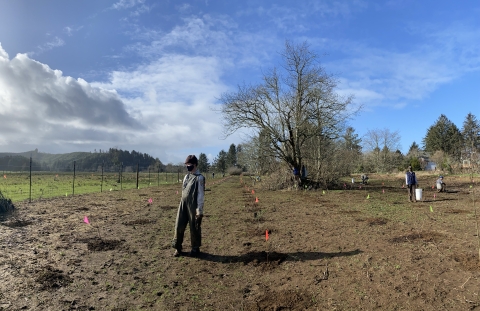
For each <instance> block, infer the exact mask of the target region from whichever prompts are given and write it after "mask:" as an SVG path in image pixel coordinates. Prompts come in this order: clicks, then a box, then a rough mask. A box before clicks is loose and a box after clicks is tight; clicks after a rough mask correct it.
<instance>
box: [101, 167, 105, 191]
mask: <svg viewBox="0 0 480 311" xmlns="http://www.w3.org/2000/svg"><path fill="white" fill-rule="evenodd" d="M104 164H105V162H102V182H101V183H100V192H103V165H104Z"/></svg>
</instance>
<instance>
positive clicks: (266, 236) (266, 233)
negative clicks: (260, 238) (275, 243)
mask: <svg viewBox="0 0 480 311" xmlns="http://www.w3.org/2000/svg"><path fill="white" fill-rule="evenodd" d="M265 241H268V230H265Z"/></svg>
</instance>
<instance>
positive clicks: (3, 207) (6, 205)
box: [0, 191, 15, 213]
mask: <svg viewBox="0 0 480 311" xmlns="http://www.w3.org/2000/svg"><path fill="white" fill-rule="evenodd" d="M14 209H15V206H14V205H13V203H12V200H10V199H7V198H6V197H4V196H3V194H2V192H1V191H0V213H9V212H13V211H14Z"/></svg>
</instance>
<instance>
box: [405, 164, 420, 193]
mask: <svg viewBox="0 0 480 311" xmlns="http://www.w3.org/2000/svg"><path fill="white" fill-rule="evenodd" d="M405 184H406V185H407V188H408V201H409V202H417V199H416V197H415V189H417V187H418V181H417V176H415V172H413V171H412V166H411V165H409V166H408V170H407V173H406V174H405Z"/></svg>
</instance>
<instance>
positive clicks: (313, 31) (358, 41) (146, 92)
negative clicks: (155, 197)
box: [0, 0, 480, 163]
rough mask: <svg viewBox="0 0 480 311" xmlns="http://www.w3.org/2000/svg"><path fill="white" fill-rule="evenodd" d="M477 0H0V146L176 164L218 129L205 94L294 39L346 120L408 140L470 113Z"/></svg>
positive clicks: (255, 72) (476, 87)
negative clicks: (349, 101)
mask: <svg viewBox="0 0 480 311" xmlns="http://www.w3.org/2000/svg"><path fill="white" fill-rule="evenodd" d="M479 16H480V2H478V1H477V0H462V1H439V0H435V1H433V0H424V1H416V0H398V1H397V0H391V1H381V0H380V1H377V0H348V1H347V0H344V1H342V0H338V1H334V0H325V1H322V0H316V1H308V0H305V1H286V0H283V1H282V0H280V1H264V0H255V1H249V0H244V1H219V0H217V1H215V0H201V1H200V0H198V1H197V0H190V1H185V2H181V1H168V0H163V1H153V0H111V1H110V0H102V1H98V0H82V1H64V0H44V1H31V0H15V1H11V0H0V152H23V151H28V150H33V149H35V148H38V149H39V151H41V152H48V153H65V152H72V151H92V152H93V151H94V150H95V149H96V150H99V149H108V148H110V147H117V148H120V149H124V150H129V151H131V150H136V151H140V152H142V153H143V152H145V153H149V154H151V155H152V156H154V157H158V158H160V160H161V161H162V162H164V163H169V162H172V163H178V162H180V161H182V160H183V159H184V158H185V156H186V155H187V154H190V153H194V154H197V155H198V154H199V153H200V152H203V153H206V154H207V155H208V157H209V159H210V160H213V158H214V157H215V156H216V155H217V154H218V152H219V151H220V150H221V149H224V150H228V147H229V145H230V144H232V143H235V144H238V143H240V142H241V141H242V138H244V135H243V134H242V133H238V134H237V135H235V136H230V137H228V138H227V139H222V138H223V135H222V127H221V116H220V115H219V114H218V112H216V111H215V107H218V105H219V103H218V98H219V97H220V95H221V94H222V93H224V92H228V91H234V90H235V89H236V87H237V85H239V84H243V83H247V84H250V83H252V84H255V83H257V82H259V79H260V77H261V75H262V72H265V71H266V70H269V69H271V68H272V67H273V66H278V65H279V64H280V63H279V52H280V51H281V50H282V49H283V47H284V44H285V40H292V41H294V42H303V41H307V42H308V43H309V44H310V47H311V49H312V50H314V51H315V52H317V53H318V54H321V55H323V56H322V57H321V59H320V61H321V64H322V66H323V67H324V68H325V69H326V70H327V72H330V73H332V74H335V75H336V77H337V79H338V80H339V85H338V89H337V91H338V92H339V93H340V94H352V95H354V96H355V103H357V104H361V105H363V107H364V109H363V111H362V113H361V114H360V115H359V116H357V117H355V119H353V120H351V121H350V125H351V126H353V127H354V128H355V130H356V132H357V133H358V134H359V135H360V136H362V135H364V134H366V132H367V131H368V130H374V129H384V128H388V129H390V130H391V131H399V133H400V136H401V138H402V139H401V149H400V150H402V151H403V152H407V151H408V147H409V146H410V145H411V143H412V142H413V141H416V142H417V143H418V144H420V145H421V141H422V138H423V137H424V136H425V133H426V130H427V129H428V127H429V126H431V125H432V124H433V123H434V122H435V121H436V120H437V119H438V117H439V116H440V114H445V115H446V116H447V117H448V118H449V119H450V120H451V121H453V122H454V123H455V124H456V125H457V126H458V127H459V128H461V127H462V124H463V121H464V119H465V117H466V115H467V114H468V113H469V112H471V113H473V114H474V115H476V116H477V118H478V119H480V44H479V43H480V18H479Z"/></svg>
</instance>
